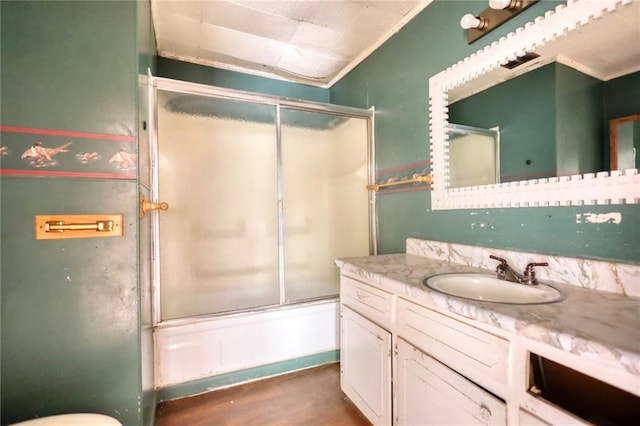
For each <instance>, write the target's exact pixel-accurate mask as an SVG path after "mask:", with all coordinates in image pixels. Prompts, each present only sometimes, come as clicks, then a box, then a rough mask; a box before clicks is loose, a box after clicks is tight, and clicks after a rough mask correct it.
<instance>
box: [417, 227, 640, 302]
mask: <svg viewBox="0 0 640 426" xmlns="http://www.w3.org/2000/svg"><path fill="white" fill-rule="evenodd" d="M406 253H407V254H413V255H416V256H420V257H426V258H429V259H435V260H443V261H447V262H451V263H457V264H463V265H468V266H471V267H476V268H482V269H488V270H493V269H495V267H496V265H497V264H498V263H497V261H495V260H493V259H491V258H489V255H494V256H498V257H501V258H503V259H505V260H507V261H508V262H509V265H511V267H513V268H514V269H515V270H517V271H520V272H521V271H524V269H525V267H526V266H527V264H528V263H531V262H548V263H549V266H546V267H544V266H541V267H536V276H537V277H538V279H540V280H541V281H547V282H551V283H564V284H569V285H574V286H578V287H582V288H588V289H592V290H599V291H606V292H611V293H617V294H621V295H625V296H631V297H640V264H629V263H615V262H606V261H598V260H592V259H579V258H572V257H563V256H554V255H547V254H540V253H527V252H519V251H512V250H504V249H492V248H486V247H476V246H469V245H464V244H455V243H446V242H440V241H430V240H421V239H418V238H407V242H406Z"/></svg>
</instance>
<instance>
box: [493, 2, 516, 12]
mask: <svg viewBox="0 0 640 426" xmlns="http://www.w3.org/2000/svg"><path fill="white" fill-rule="evenodd" d="M512 3H515V2H514V1H512V0H489V7H490V8H491V9H496V10H502V9H509V8H511V7H513V6H512Z"/></svg>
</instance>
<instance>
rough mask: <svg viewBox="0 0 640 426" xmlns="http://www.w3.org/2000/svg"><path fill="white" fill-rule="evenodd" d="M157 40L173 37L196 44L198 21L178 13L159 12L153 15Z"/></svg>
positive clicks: (164, 40) (198, 32) (161, 40)
mask: <svg viewBox="0 0 640 426" xmlns="http://www.w3.org/2000/svg"><path fill="white" fill-rule="evenodd" d="M155 18H156V19H155V20H156V24H157V25H156V26H157V28H158V30H157V31H156V36H157V38H158V42H166V40H167V39H174V40H176V41H181V42H183V43H187V44H193V45H197V44H198V40H199V38H200V21H197V20H194V19H190V18H184V17H182V16H178V15H170V14H164V13H163V14H160V15H156V16H155Z"/></svg>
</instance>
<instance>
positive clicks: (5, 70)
mask: <svg viewBox="0 0 640 426" xmlns="http://www.w3.org/2000/svg"><path fill="white" fill-rule="evenodd" d="M145 5H146V6H145ZM0 8H1V9H0V10H1V43H2V45H1V55H2V56H1V64H2V81H1V90H2V99H1V108H2V109H1V111H2V116H1V125H2V126H4V127H5V128H6V126H13V127H22V128H30V129H48V130H49V131H62V132H83V133H91V134H101V135H108V136H109V135H111V136H114V137H115V139H117V141H115V142H114V141H113V140H109V138H108V137H107V136H101V137H99V138H97V139H95V138H94V139H91V138H86V137H79V136H77V134H75V133H74V134H73V135H71V134H69V135H65V136H47V135H38V134H34V133H33V131H31V133H29V131H27V133H23V134H19V133H14V132H9V131H3V132H2V133H1V135H2V141H1V144H2V145H3V146H5V145H6V146H12V147H14V150H13V152H11V150H10V151H9V152H8V154H7V155H6V156H4V157H2V158H3V160H2V161H3V162H4V163H5V164H7V165H9V164H11V165H12V167H13V165H16V164H18V165H19V164H22V167H23V168H24V169H25V170H26V171H27V172H28V173H30V174H27V175H24V174H23V175H21V174H18V175H15V174H7V173H4V172H6V171H7V170H6V169H7V167H0V168H2V169H3V174H2V176H1V178H0V191H1V195H0V196H1V207H2V213H1V214H2V221H1V224H0V231H1V236H2V241H1V250H2V251H1V252H2V258H1V274H2V275H1V285H2V287H1V295H2V298H1V303H2V312H1V316H2V325H1V327H2V328H1V333H2V334H1V338H2V348H1V356H2V358H1V360H2V365H1V375H2V419H1V421H2V424H7V423H11V422H15V421H20V420H27V419H31V418H35V417H40V416H46V415H53V414H60V413H67V412H96V413H103V414H106V415H109V416H112V417H114V418H116V419H118V420H119V421H120V422H122V423H123V424H124V425H137V424H141V423H144V424H151V423H152V420H153V419H152V418H150V416H152V413H150V412H151V408H150V407H151V406H152V405H154V403H155V397H154V393H153V390H152V389H151V388H150V387H149V385H148V383H149V381H148V379H146V385H144V384H143V382H145V380H143V379H144V376H145V375H147V376H148V374H149V372H150V371H151V373H152V353H150V352H149V343H148V342H150V341H151V332H150V330H146V331H141V297H142V291H141V290H142V289H141V288H140V287H139V285H138V281H139V279H138V275H139V268H138V266H139V265H138V233H139V232H138V218H137V194H138V184H137V181H136V177H135V176H136V174H135V170H134V171H133V173H132V174H129V175H127V174H119V175H118V174H117V173H114V174H113V176H114V178H109V177H90V176H91V175H90V174H88V173H87V174H85V176H78V177H72V178H69V177H64V173H63V172H64V171H62V170H60V167H62V166H63V162H62V161H61V162H60V164H57V165H55V164H54V165H52V166H51V167H48V168H44V167H41V168H36V167H34V166H32V165H29V164H27V163H25V162H21V161H20V153H21V152H22V148H21V149H20V150H19V151H16V149H15V147H17V146H20V145H19V144H21V143H24V141H28V143H29V144H32V143H34V142H36V141H38V140H41V141H42V143H43V146H44V145H45V144H48V143H52V142H56V143H61V142H66V141H71V142H72V143H73V145H71V148H69V153H68V154H64V155H66V157H65V158H67V157H68V158H73V155H72V154H74V153H77V154H81V152H80V151H79V150H80V149H81V148H82V147H88V146H89V145H91V144H92V145H91V146H92V147H98V148H97V149H101V148H102V147H112V146H115V147H116V149H117V147H118V145H119V144H121V145H122V146H124V147H126V148H127V149H132V150H133V151H132V152H134V153H135V151H136V149H137V148H136V140H137V131H138V130H137V129H138V122H137V116H138V108H139V105H138V103H137V93H138V81H137V80H138V77H137V74H138V70H139V69H146V67H147V66H153V51H154V50H155V48H154V47H153V37H152V36H151V34H150V15H149V10H148V2H141V3H136V2H133V1H104V2H102V1H91V2H78V1H55V2H49V1H42V2H36V1H16V2H12V1H2V2H1V5H0ZM137 19H140V20H141V25H140V28H138V27H137V22H136V21H137ZM138 30H139V31H140V32H139V33H137V31H138ZM56 138H58V139H59V140H58V141H55V140H54V139H56ZM87 141H90V142H87ZM119 141H124V142H119ZM132 142H133V143H132ZM114 144H115V145H114ZM10 158H11V159H12V160H11V161H9V159H10ZM106 160H108V158H107V159H106ZM106 160H105V161H106ZM106 162H107V163H108V161H106ZM0 165H2V163H0ZM77 167H85V166H83V165H78V166H77ZM86 167H87V170H88V171H90V170H91V168H90V167H91V166H86ZM134 167H135V166H134ZM39 173H40V174H44V175H46V176H47V177H36V175H37V174H39ZM56 173H58V175H56ZM128 176H132V177H128ZM83 213H84V214H89V213H121V214H123V215H124V236H123V237H114V238H95V239H71V240H58V241H42V240H40V241H36V240H35V239H34V231H33V220H34V216H35V215H37V214H83ZM142 305H143V308H145V309H149V307H150V302H147V301H144V300H143V301H142ZM143 343H144V344H143ZM143 387H144V389H143ZM141 411H142V413H141Z"/></svg>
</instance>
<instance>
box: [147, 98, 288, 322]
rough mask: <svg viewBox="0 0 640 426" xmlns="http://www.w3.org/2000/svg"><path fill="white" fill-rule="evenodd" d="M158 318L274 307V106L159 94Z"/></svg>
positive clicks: (275, 214)
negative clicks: (162, 207) (161, 205)
mask: <svg viewBox="0 0 640 426" xmlns="http://www.w3.org/2000/svg"><path fill="white" fill-rule="evenodd" d="M157 125H158V160H159V161H158V192H159V193H158V199H160V200H163V201H165V202H168V203H169V205H170V208H169V210H167V211H166V212H162V214H160V215H159V218H160V223H159V228H160V229H159V230H160V278H161V281H160V295H161V314H162V315H161V317H162V320H163V321H164V320H167V319H175V318H183V317H191V316H197V315H204V314H209V313H216V312H225V311H233V310H240V309H248V308H252V307H257V306H265V305H274V304H277V303H278V300H279V295H278V287H277V285H276V286H274V283H277V282H278V216H277V213H278V210H277V204H276V200H277V196H276V194H277V145H276V131H275V107H274V106H273V105H257V104H253V103H248V102H239V101H235V100H228V99H218V98H211V97H205V96H201V95H193V94H180V93H174V92H165V91H158V123H157Z"/></svg>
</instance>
